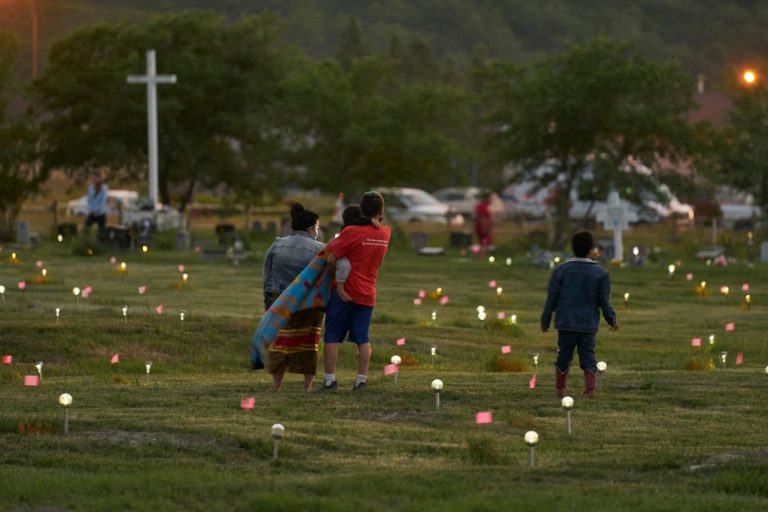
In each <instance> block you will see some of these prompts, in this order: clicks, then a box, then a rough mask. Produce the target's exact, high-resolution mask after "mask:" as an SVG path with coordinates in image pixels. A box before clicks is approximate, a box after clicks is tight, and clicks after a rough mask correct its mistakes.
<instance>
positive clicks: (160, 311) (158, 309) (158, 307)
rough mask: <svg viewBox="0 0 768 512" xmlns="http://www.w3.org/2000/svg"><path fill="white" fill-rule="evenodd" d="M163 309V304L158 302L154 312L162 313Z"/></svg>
mask: <svg viewBox="0 0 768 512" xmlns="http://www.w3.org/2000/svg"><path fill="white" fill-rule="evenodd" d="M163 311H165V308H163V305H162V304H160V305H159V306H157V307H156V308H155V313H157V314H158V315H162V314H163Z"/></svg>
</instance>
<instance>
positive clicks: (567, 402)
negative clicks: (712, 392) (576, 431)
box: [560, 396, 573, 435]
mask: <svg viewBox="0 0 768 512" xmlns="http://www.w3.org/2000/svg"><path fill="white" fill-rule="evenodd" d="M560 405H562V406H563V409H564V410H565V423H566V426H567V427H568V435H571V410H572V409H573V398H571V397H570V396H565V397H563V400H562V401H561V402H560Z"/></svg>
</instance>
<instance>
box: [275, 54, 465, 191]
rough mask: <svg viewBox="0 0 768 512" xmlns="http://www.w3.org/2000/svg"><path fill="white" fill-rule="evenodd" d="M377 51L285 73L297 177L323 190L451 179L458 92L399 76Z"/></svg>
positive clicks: (456, 147) (459, 103) (460, 101)
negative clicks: (298, 170) (341, 62)
mask: <svg viewBox="0 0 768 512" xmlns="http://www.w3.org/2000/svg"><path fill="white" fill-rule="evenodd" d="M398 69H399V63H398V62H396V61H394V60H393V59H391V58H389V57H387V56H383V55H371V56H367V57H363V58H359V59H356V60H354V61H353V62H352V63H351V66H350V69H349V71H345V70H344V69H343V68H342V66H341V65H339V64H338V63H336V62H333V61H321V62H316V63H309V64H308V65H307V66H306V68H305V69H304V71H303V72H301V73H295V74H294V76H293V77H292V79H291V80H290V88H291V93H290V94H289V96H290V97H291V98H293V99H294V101H295V102H294V104H293V105H292V107H291V108H290V109H289V112H290V117H291V118H292V119H293V120H294V123H295V128H294V130H295V132H296V133H299V134H304V135H303V136H302V137H297V138H296V142H297V146H296V147H297V153H296V155H295V156H296V158H297V163H301V164H302V166H303V169H304V173H303V183H304V184H306V185H307V186H310V187H318V188H321V189H323V190H326V191H328V192H338V191H339V189H344V190H347V191H351V192H357V191H359V190H362V189H364V188H367V187H370V186H373V185H379V186H387V185H390V186H391V185H400V186H407V185H411V186H419V187H425V188H430V189H432V188H434V187H437V186H439V185H440V184H441V183H445V182H446V181H449V180H450V179H451V175H452V173H453V172H454V170H453V168H452V159H454V158H456V157H457V156H459V155H460V153H461V148H460V146H459V144H458V142H457V138H456V136H455V133H454V131H456V128H455V127H456V126H459V125H460V124H461V123H460V120H461V119H462V116H463V115H464V113H463V112H464V93H463V91H461V90H460V89H457V88H456V87H453V86H449V85H443V84H427V83H419V82H405V83H404V82H402V81H400V80H399V79H398V76H399V73H398Z"/></svg>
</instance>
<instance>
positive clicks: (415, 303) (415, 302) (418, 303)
mask: <svg viewBox="0 0 768 512" xmlns="http://www.w3.org/2000/svg"><path fill="white" fill-rule="evenodd" d="M413 305H414V306H421V299H413Z"/></svg>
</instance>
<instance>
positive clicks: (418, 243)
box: [411, 231, 427, 251]
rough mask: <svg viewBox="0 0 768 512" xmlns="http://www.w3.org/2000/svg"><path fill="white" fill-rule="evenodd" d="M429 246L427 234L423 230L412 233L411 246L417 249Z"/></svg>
mask: <svg viewBox="0 0 768 512" xmlns="http://www.w3.org/2000/svg"><path fill="white" fill-rule="evenodd" d="M426 246H427V234H426V233H423V232H421V231H414V232H413V233H411V247H413V248H414V249H416V250H417V251H418V250H419V249H423V248H424V247H426Z"/></svg>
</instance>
